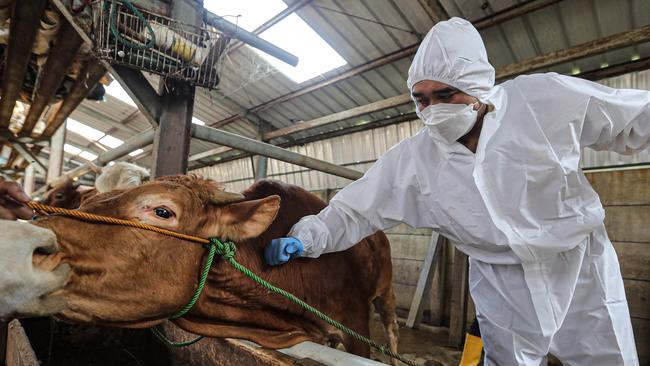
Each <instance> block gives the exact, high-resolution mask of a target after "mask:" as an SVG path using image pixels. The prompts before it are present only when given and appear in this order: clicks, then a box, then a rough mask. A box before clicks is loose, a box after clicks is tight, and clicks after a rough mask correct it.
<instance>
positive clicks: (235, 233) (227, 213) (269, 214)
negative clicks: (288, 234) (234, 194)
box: [206, 196, 280, 241]
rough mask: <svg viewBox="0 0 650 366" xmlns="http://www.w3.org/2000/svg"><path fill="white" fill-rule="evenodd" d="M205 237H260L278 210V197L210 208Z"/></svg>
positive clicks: (239, 238) (229, 238)
mask: <svg viewBox="0 0 650 366" xmlns="http://www.w3.org/2000/svg"><path fill="white" fill-rule="evenodd" d="M212 209H213V210H214V211H213V214H212V215H211V216H212V217H211V219H210V221H211V222H210V223H209V225H208V228H207V233H206V234H207V236H209V237H218V238H220V239H223V240H235V241H236V240H243V239H249V238H254V237H257V236H259V235H261V234H262V233H263V232H264V231H265V230H266V229H267V228H268V227H269V225H271V223H272V222H273V220H275V216H276V215H277V214H278V211H279V210H280V197H279V196H269V197H265V198H262V199H259V200H253V201H243V202H237V203H231V204H228V205H224V206H218V207H213V208H212Z"/></svg>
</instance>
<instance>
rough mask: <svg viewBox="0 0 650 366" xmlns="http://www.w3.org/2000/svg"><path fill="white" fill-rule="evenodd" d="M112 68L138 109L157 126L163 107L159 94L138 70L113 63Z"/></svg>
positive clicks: (152, 124)
mask: <svg viewBox="0 0 650 366" xmlns="http://www.w3.org/2000/svg"><path fill="white" fill-rule="evenodd" d="M113 69H114V70H115V72H116V75H113V76H115V78H116V79H117V80H118V81H119V83H120V85H122V86H123V87H124V90H125V91H126V93H127V94H128V95H129V96H130V97H131V99H133V102H135V104H136V106H137V108H138V110H140V112H141V113H142V114H143V115H144V116H145V117H147V120H148V121H149V123H150V124H151V126H152V127H154V128H156V127H158V123H159V119H160V115H161V111H162V108H163V107H162V100H161V99H162V98H161V97H160V95H158V93H157V92H156V90H154V88H153V87H152V86H151V84H149V81H147V79H146V78H145V77H144V75H143V74H142V72H140V71H139V70H135V69H132V68H129V67H126V66H121V65H113Z"/></svg>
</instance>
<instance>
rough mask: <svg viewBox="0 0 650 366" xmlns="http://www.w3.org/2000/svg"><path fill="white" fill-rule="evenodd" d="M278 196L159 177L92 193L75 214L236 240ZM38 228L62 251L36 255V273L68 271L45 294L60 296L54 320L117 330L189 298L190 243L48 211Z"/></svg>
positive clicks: (197, 265)
mask: <svg viewBox="0 0 650 366" xmlns="http://www.w3.org/2000/svg"><path fill="white" fill-rule="evenodd" d="M279 207H280V199H279V197H278V196H270V197H266V198H262V199H258V200H244V197H243V196H242V195H240V194H233V193H228V192H225V191H223V190H222V189H221V188H220V187H219V186H218V185H217V184H216V183H215V182H213V181H210V180H206V179H202V178H199V177H196V176H173V177H165V178H161V179H158V180H155V181H152V182H149V183H146V184H144V185H141V186H138V187H134V188H130V189H126V190H116V191H112V192H108V193H101V194H97V195H95V196H93V197H91V198H89V199H87V200H86V201H84V202H83V203H82V205H81V207H80V208H79V210H80V211H84V212H89V213H94V214H99V215H106V216H112V217H117V218H122V219H128V220H136V221H140V222H143V223H147V224H151V225H154V226H157V227H161V228H166V229H170V230H173V231H177V232H181V233H185V234H191V235H195V236H200V237H204V238H208V237H219V238H221V239H223V240H233V241H239V240H243V239H246V238H251V237H256V236H258V235H260V234H261V233H262V232H264V231H265V230H266V228H267V227H268V226H269V225H270V224H271V222H273V220H274V218H275V216H276V214H277V212H278V210H279ZM35 224H36V225H39V226H43V227H46V228H49V229H52V230H53V231H54V232H55V233H56V235H57V240H58V244H59V246H60V248H61V251H60V252H57V253H55V254H42V255H41V254H35V255H34V263H35V265H36V266H37V267H38V268H40V269H42V270H55V269H56V268H57V267H58V266H60V265H62V264H67V265H69V266H70V268H71V276H70V280H69V281H68V283H67V285H66V286H65V287H64V288H63V289H62V290H59V291H56V292H54V293H52V294H51V295H49V296H52V297H56V298H59V299H62V300H63V302H64V303H65V304H66V305H65V309H64V310H63V311H61V312H59V313H58V314H56V315H57V316H58V317H60V318H63V319H65V320H69V321H75V322H85V323H99V324H106V325H113V326H123V327H148V326H152V325H154V324H156V323H158V322H160V321H161V320H163V319H165V318H167V317H168V316H169V315H171V314H173V313H175V312H176V311H177V310H179V309H180V308H182V307H183V306H184V305H185V304H186V302H187V301H188V300H189V299H190V298H191V297H192V294H193V292H194V290H195V288H196V284H197V276H198V274H199V272H200V270H201V267H202V264H203V260H204V258H205V253H206V250H205V249H204V248H203V247H202V246H201V245H200V244H196V243H193V242H188V241H183V240H180V239H177V238H174V237H169V236H165V235H162V234H158V233H155V232H150V231H146V230H142V229H135V228H129V227H123V226H116V225H108V224H99V223H91V222H84V221H79V220H75V219H71V218H67V217H63V216H47V217H44V218H42V219H39V220H36V222H35Z"/></svg>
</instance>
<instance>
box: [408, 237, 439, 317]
mask: <svg viewBox="0 0 650 366" xmlns="http://www.w3.org/2000/svg"><path fill="white" fill-rule="evenodd" d="M445 241H446V239H445V238H444V237H443V236H442V235H438V233H436V232H433V233H432V234H431V240H430V241H429V248H428V250H427V255H426V257H424V263H423V264H422V269H421V271H420V278H419V279H418V284H417V286H416V288H415V294H413V299H412V300H411V307H410V309H409V315H408V318H407V319H406V326H407V327H409V328H417V327H418V326H419V325H420V322H421V321H422V313H423V312H424V301H422V300H423V299H426V298H427V297H428V295H429V291H430V290H431V280H432V279H433V274H434V273H435V271H436V265H437V264H438V262H439V261H440V253H441V248H442V246H443V245H444V244H445Z"/></svg>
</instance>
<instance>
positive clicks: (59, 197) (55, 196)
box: [54, 193, 63, 200]
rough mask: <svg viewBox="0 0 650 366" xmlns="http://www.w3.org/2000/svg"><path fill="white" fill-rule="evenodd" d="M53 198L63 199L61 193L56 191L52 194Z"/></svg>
mask: <svg viewBox="0 0 650 366" xmlns="http://www.w3.org/2000/svg"><path fill="white" fill-rule="evenodd" d="M54 198H56V199H57V200H62V199H63V193H57V194H55V195H54Z"/></svg>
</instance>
